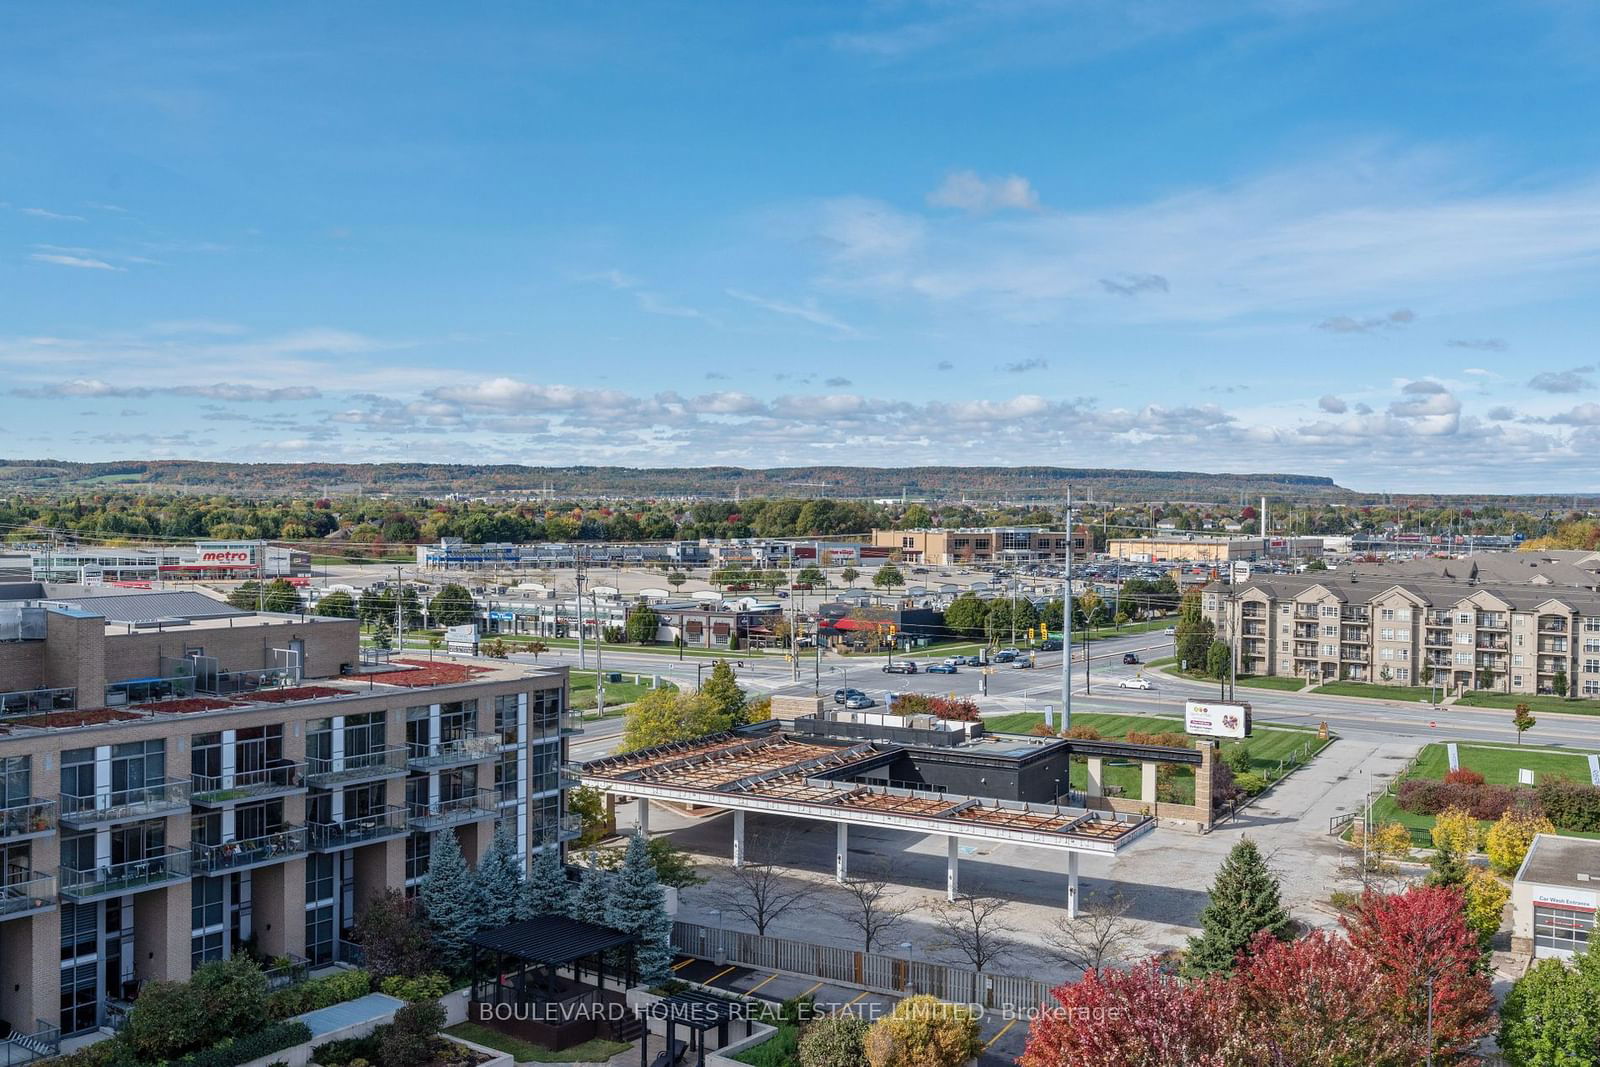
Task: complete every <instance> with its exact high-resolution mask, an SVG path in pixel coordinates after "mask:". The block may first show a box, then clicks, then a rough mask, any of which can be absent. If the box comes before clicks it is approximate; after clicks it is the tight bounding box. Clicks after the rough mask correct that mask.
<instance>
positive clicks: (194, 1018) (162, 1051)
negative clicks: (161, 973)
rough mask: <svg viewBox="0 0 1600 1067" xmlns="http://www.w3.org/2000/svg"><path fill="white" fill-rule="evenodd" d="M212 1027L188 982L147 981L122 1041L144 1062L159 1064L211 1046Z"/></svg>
mask: <svg viewBox="0 0 1600 1067" xmlns="http://www.w3.org/2000/svg"><path fill="white" fill-rule="evenodd" d="M209 1033H210V1028H209V1026H208V1024H207V1022H206V1017H205V1012H204V1010H203V1009H202V1007H201V1005H200V1002H199V1001H198V1000H197V999H196V998H195V997H194V995H193V994H191V993H190V991H189V985H188V983H187V982H146V983H145V984H144V988H142V989H140V990H139V1000H138V1003H136V1004H135V1005H134V1006H133V1010H132V1011H130V1012H129V1013H128V1022H127V1025H126V1026H125V1027H124V1028H123V1031H122V1035H121V1040H123V1041H125V1042H127V1045H128V1047H129V1048H130V1049H131V1050H132V1051H133V1054H134V1055H135V1056H137V1057H139V1059H141V1060H147V1061H149V1062H152V1063H160V1062H161V1061H163V1060H171V1059H177V1058H178V1057H179V1056H182V1055H183V1054H184V1053H186V1052H190V1051H192V1050H194V1049H197V1048H200V1047H201V1046H203V1045H206V1044H209V1041H208V1036H207V1035H208V1034H209Z"/></svg>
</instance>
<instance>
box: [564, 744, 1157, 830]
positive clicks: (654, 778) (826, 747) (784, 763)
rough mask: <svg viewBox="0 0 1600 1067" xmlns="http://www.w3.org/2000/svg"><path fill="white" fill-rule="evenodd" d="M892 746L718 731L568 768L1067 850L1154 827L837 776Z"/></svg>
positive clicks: (707, 797)
mask: <svg viewBox="0 0 1600 1067" xmlns="http://www.w3.org/2000/svg"><path fill="white" fill-rule="evenodd" d="M1010 740H1012V741H1014V742H1021V741H1022V739H1021V738H1015V739H1010ZM901 751H903V749H902V748H901V747H900V746H898V745H894V744H889V743H884V742H876V741H872V742H859V743H851V742H848V741H835V742H831V743H830V742H828V741H824V740H821V739H818V738H815V737H807V736H791V735H788V734H785V733H782V732H774V733H768V734H741V733H725V734H712V735H709V736H707V737H702V738H696V739H695V740H692V741H684V742H679V743H676V744H670V745H661V746H658V747H655V748H648V749H642V750H640V751H638V752H631V753H625V754H623V755H618V756H607V757H604V758H602V759H597V760H591V761H590V762H588V763H585V764H583V765H582V767H581V769H580V770H579V772H578V773H579V777H580V778H581V779H582V781H583V784H585V785H590V786H595V787H598V788H601V789H604V790H607V791H610V792H615V793H621V794H625V795H630V796H648V797H650V798H652V799H662V800H672V801H678V802H680V803H687V804H695V805H701V806H713V807H720V808H730V809H735V810H756V811H771V812H778V813H786V814H792V815H799V816H801V817H807V818H814V819H822V820H826V821H832V822H847V823H864V824H874V825H879V826H890V827H894V828H897V829H903V830H912V831H918V832H922V833H944V834H960V835H962V836H971V837H989V838H996V839H1001V840H1014V841H1019V842H1021V843H1024V844H1034V845H1045V846H1051V847H1057V848H1064V849H1068V850H1071V851H1087V852H1115V851H1118V850H1119V849H1120V848H1121V847H1123V846H1124V845H1126V844H1130V843H1132V841H1133V840H1134V839H1135V838H1136V837H1138V836H1141V835H1142V834H1143V833H1144V832H1146V831H1148V830H1149V829H1150V828H1151V827H1153V826H1154V825H1155V823H1154V820H1152V819H1150V818H1149V817H1148V816H1138V815H1119V814H1116V813H1112V812H1107V811H1091V810H1089V809H1085V808H1073V807H1063V806H1061V805H1056V804H1024V803H1019V802H1014V801H1005V800H997V799H993V798H980V797H966V796H956V795H952V794H949V793H935V792H930V791H920V790H910V789H901V788H896V787H892V786H885V785H881V784H877V783H867V782H852V781H849V780H847V779H848V778H849V777H850V774H851V771H852V770H853V769H861V770H865V769H867V767H868V765H869V764H875V763H880V762H882V761H883V760H885V759H888V758H892V757H893V756H894V755H896V754H897V753H899V752H901ZM939 751H940V753H941V754H943V753H947V752H959V751H960V749H941V750H939Z"/></svg>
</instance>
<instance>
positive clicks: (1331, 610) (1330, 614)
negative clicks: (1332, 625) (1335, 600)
mask: <svg viewBox="0 0 1600 1067" xmlns="http://www.w3.org/2000/svg"><path fill="white" fill-rule="evenodd" d="M1322 617H1323V618H1324V619H1337V618H1338V617H1339V609H1338V608H1337V607H1335V606H1333V605H1331V604H1324V605H1322Z"/></svg>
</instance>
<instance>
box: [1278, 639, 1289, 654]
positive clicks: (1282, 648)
mask: <svg viewBox="0 0 1600 1067" xmlns="http://www.w3.org/2000/svg"><path fill="white" fill-rule="evenodd" d="M1278 651H1279V652H1287V651H1289V642H1287V641H1279V642H1278Z"/></svg>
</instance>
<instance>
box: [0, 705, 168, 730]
mask: <svg viewBox="0 0 1600 1067" xmlns="http://www.w3.org/2000/svg"><path fill="white" fill-rule="evenodd" d="M142 718H144V716H143V715H139V714H137V713H135V712H132V711H116V710H115V709H112V708H77V709H75V710H73V711H52V712H50V713H49V714H48V715H30V716H28V717H27V718H25V719H10V720H8V721H7V722H6V725H7V726H44V727H48V728H50V729H52V730H65V729H68V728H70V727H75V726H95V725H97V724H99V723H103V722H132V721H134V720H135V719H142Z"/></svg>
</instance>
